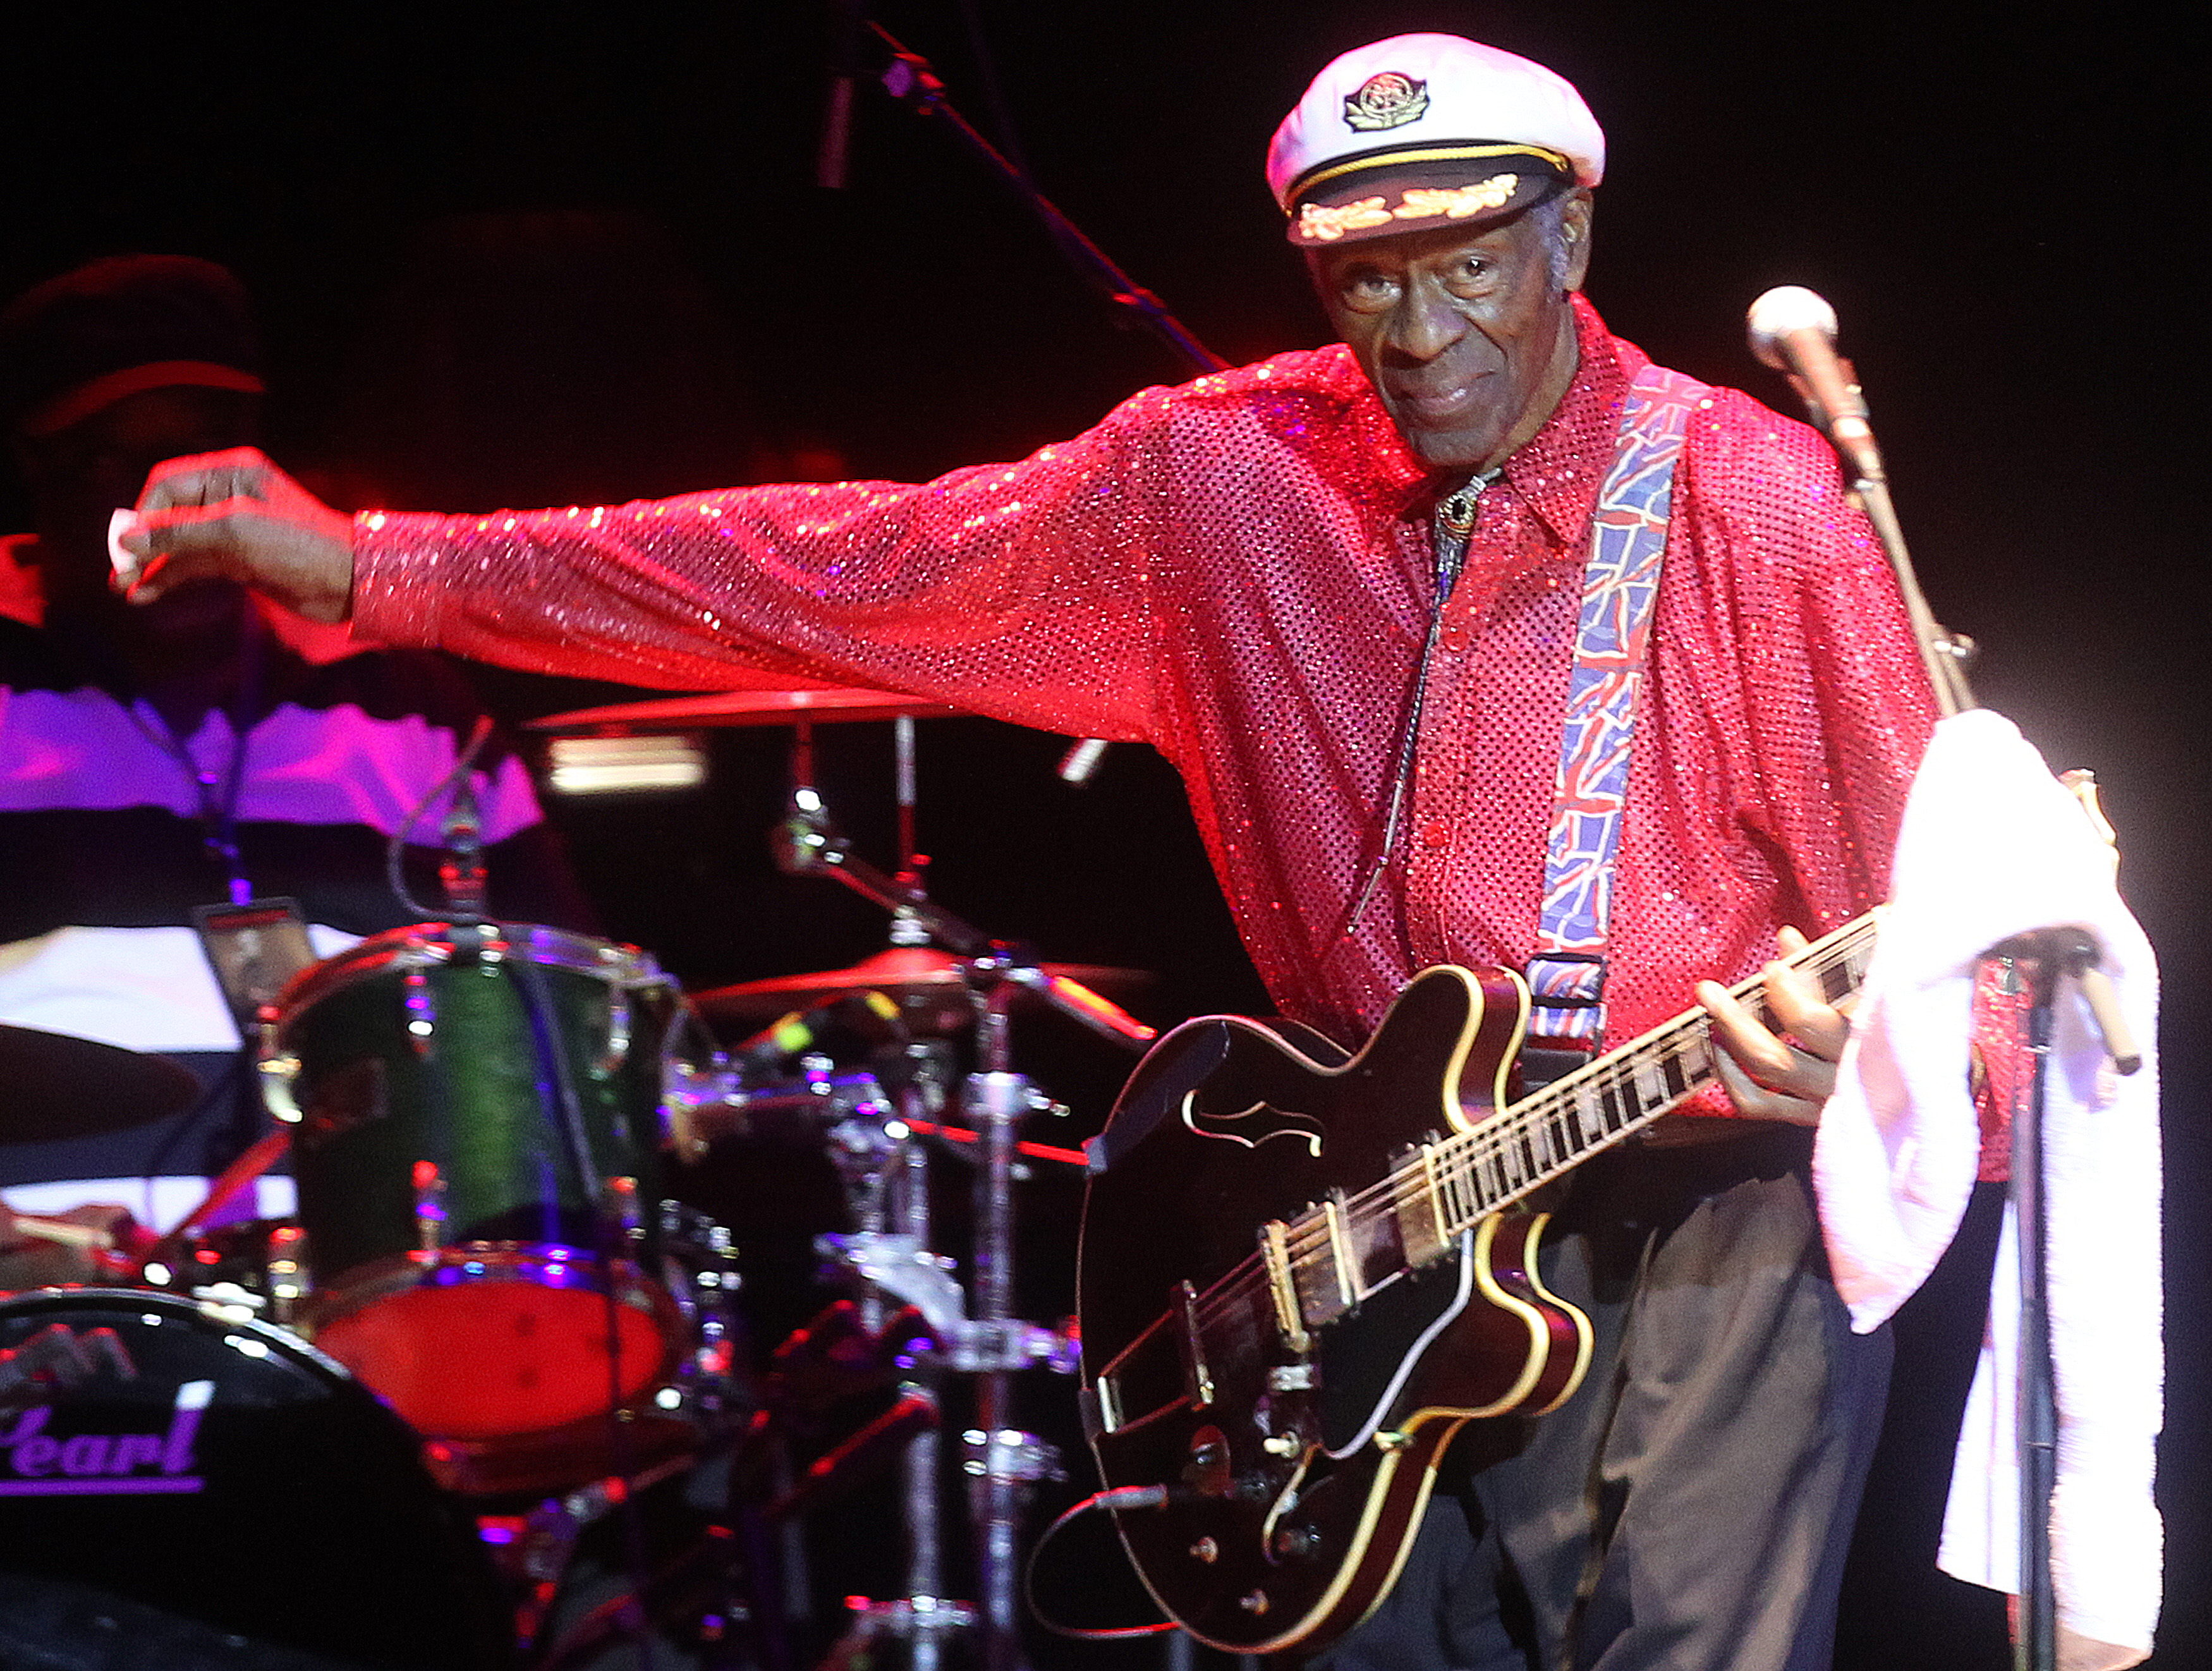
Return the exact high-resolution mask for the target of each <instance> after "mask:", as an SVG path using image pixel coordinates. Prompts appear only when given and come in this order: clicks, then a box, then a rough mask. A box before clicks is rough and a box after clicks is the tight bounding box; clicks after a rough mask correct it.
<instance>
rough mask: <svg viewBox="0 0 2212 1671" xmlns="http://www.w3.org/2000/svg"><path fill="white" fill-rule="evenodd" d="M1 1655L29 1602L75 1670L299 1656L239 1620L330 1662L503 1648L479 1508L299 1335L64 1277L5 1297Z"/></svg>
mask: <svg viewBox="0 0 2212 1671" xmlns="http://www.w3.org/2000/svg"><path fill="white" fill-rule="evenodd" d="M0 1358H5V1359H6V1360H7V1361H6V1363H5V1365H4V1369H0V1573H4V1574H6V1575H8V1577H9V1583H8V1584H7V1586H6V1595H7V1598H8V1601H9V1607H10V1609H11V1612H12V1614H13V1615H14V1616H12V1617H10V1618H9V1619H6V1620H4V1621H0V1662H5V1663H9V1664H14V1663H16V1662H17V1661H16V1660H15V1658H14V1657H13V1656H12V1655H11V1654H10V1652H9V1642H10V1641H12V1640H13V1638H11V1637H10V1635H9V1632H10V1631H11V1630H12V1629H15V1628H17V1627H21V1628H25V1629H28V1628H30V1627H31V1625H32V1624H33V1614H35V1615H36V1617H37V1619H39V1620H40V1621H42V1622H41V1623H40V1624H39V1625H38V1628H39V1629H40V1631H41V1632H46V1635H42V1636H41V1638H40V1645H41V1647H42V1648H43V1649H44V1650H46V1651H47V1652H50V1653H54V1654H59V1653H60V1652H61V1650H63V1649H64V1648H65V1647H74V1648H76V1650H79V1652H80V1653H82V1655H83V1656H84V1657H82V1659H80V1658H79V1657H78V1656H77V1655H76V1654H70V1655H69V1656H68V1657H67V1660H66V1662H67V1663H69V1664H71V1665H76V1664H85V1665H90V1664H93V1663H95V1662H97V1663H99V1664H102V1665H107V1664H115V1665H121V1664H125V1663H131V1664H145V1665H163V1664H183V1663H191V1664H193V1665H203V1664H204V1665H213V1664H215V1663H216V1662H217V1657H216V1650H222V1652H221V1655H220V1662H221V1663H223V1664H226V1665H228V1664H232V1663H237V1664H240V1665H243V1664H246V1663H247V1662H248V1661H249V1659H250V1661H251V1662H252V1664H254V1665H256V1666H260V1665H264V1664H276V1663H282V1664H284V1665H287V1666H289V1665H292V1664H294V1663H295V1659H294V1658H293V1657H292V1656H289V1655H281V1656H280V1655H276V1654H275V1653H273V1652H272V1653H270V1655H268V1656H263V1655H262V1654H260V1653H259V1652H258V1651H257V1650H255V1649H252V1648H251V1647H248V1646H246V1644H241V1643H239V1642H237V1640H236V1636H244V1637H247V1638H253V1639H254V1640H255V1641H256V1642H258V1643H263V1644H281V1645H283V1647H287V1648H290V1649H295V1650H301V1651H303V1652H308V1653H313V1654H315V1655H318V1656H330V1658H329V1659H325V1658H322V1657H318V1658H317V1659H316V1660H315V1661H314V1663H315V1664H317V1665H325V1664H329V1663H331V1662H335V1661H338V1660H343V1662H344V1663H345V1664H347V1665H349V1666H352V1665H376V1666H392V1667H407V1668H411V1671H432V1668H451V1671H464V1668H468V1671H477V1668H483V1667H485V1666H495V1665H501V1664H504V1663H506V1662H507V1659H508V1657H509V1655H510V1653H511V1650H512V1627H511V1625H510V1624H509V1622H508V1619H507V1612H506V1603H505V1601H504V1599H503V1597H502V1595H501V1587H500V1585H499V1583H498V1581H497V1579H496V1577H495V1575H494V1572H493V1571H492V1567H491V1564H490V1561H489V1559H488V1556H487V1552H486V1551H485V1549H484V1547H483V1544H482V1542H481V1541H480V1540H479V1539H478V1538H477V1535H476V1532H477V1528H476V1526H475V1524H474V1523H473V1522H472V1521H471V1519H470V1518H469V1517H468V1516H466V1515H465V1513H464V1512H463V1510H461V1508H460V1507H459V1505H458V1504H455V1503H454V1502H453V1499H451V1498H447V1497H445V1496H444V1495H443V1494H441V1492H439V1491H438V1489H437V1488H436V1486H435V1485H434V1483H433V1482H432V1480H431V1479H430V1478H429V1476H428V1474H427V1473H426V1472H425V1470H424V1468H423V1465H422V1461H421V1459H420V1458H419V1456H418V1455H417V1444H416V1438H415V1436H414V1435H413V1434H411V1433H410V1432H409V1431H407V1429H406V1427H405V1426H404V1425H403V1424H402V1423H401V1422H400V1421H399V1419H398V1418H397V1417H395V1416H394V1415H393V1414H392V1412H390V1411H389V1410H387V1409H386V1408H385V1407H383V1406H382V1405H380V1403H378V1401H376V1400H375V1399H374V1397H372V1396H371V1395H369V1393H368V1391H366V1390H365V1389H364V1388H362V1386H361V1385H360V1384H359V1383H358V1382H356V1381H355V1380H354V1379H353V1377H352V1376H349V1375H348V1374H347V1373H346V1372H345V1370H343V1368H342V1367H341V1366H340V1365H338V1364H336V1363H333V1362H332V1361H331V1359H330V1358H326V1357H325V1356H324V1355H323V1354H322V1353H320V1352H317V1351H315V1350H314V1348H313V1347H312V1346H308V1345H307V1343H306V1342H304V1341H302V1340H300V1339H299V1338H298V1337H297V1336H296V1335H292V1334H286V1333H284V1332H283V1331H282V1330H279V1329H275V1328H269V1327H268V1326H267V1325H265V1324H263V1323H259V1322H253V1321H251V1320H250V1319H247V1318H246V1317H244V1316H240V1315H239V1314H237V1313H235V1312H234V1311H232V1310H231V1309H228V1308H225V1307H217V1306H210V1305H204V1304H199V1303H195V1302H193V1301H191V1300H187V1299H183V1298H180V1297H178V1296H175V1295H173V1294H161V1293H154V1292H150V1291H129V1290H119V1289H97V1288H89V1289H52V1290H46V1291H37V1292H33V1293H27V1294H19V1295H16V1296H15V1297H12V1298H9V1299H6V1300H0ZM106 1597H116V1598H120V1604H115V1603H110V1604H108V1605H106V1606H102V1605H101V1603H102V1600H103V1598H106ZM180 1621H194V1622H195V1624H196V1625H198V1626H204V1627H206V1628H205V1629H204V1630H200V1629H196V1628H194V1626H193V1625H187V1624H185V1623H182V1622H180ZM216 1632H224V1633H235V1636H233V1637H232V1638H231V1639H230V1642H229V1644H228V1647H226V1646H225V1645H224V1641H223V1638H222V1637H221V1636H218V1635H217V1634H216ZM80 1634H81V1635H82V1640H79V1639H78V1638H79V1635H80ZM49 1638H51V1639H49ZM186 1644H197V1646H198V1648H199V1651H197V1652H193V1653H189V1654H188V1653H186V1652H185V1651H184V1648H185V1645H186ZM36 1662H38V1663H40V1664H45V1663H48V1661H47V1660H46V1659H45V1658H43V1657H40V1658H38V1659H37V1661H36ZM63 1662H64V1661H63V1660H62V1659H61V1658H56V1659H54V1660H53V1661H52V1663H55V1664H60V1663H63Z"/></svg>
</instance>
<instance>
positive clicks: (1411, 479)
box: [1334, 294, 1644, 545]
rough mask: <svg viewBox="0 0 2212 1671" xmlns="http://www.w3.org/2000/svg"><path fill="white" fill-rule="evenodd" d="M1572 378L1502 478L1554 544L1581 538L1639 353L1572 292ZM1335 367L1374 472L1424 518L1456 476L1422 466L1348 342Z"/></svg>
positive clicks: (1410, 514)
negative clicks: (1574, 352) (1348, 392)
mask: <svg viewBox="0 0 2212 1671" xmlns="http://www.w3.org/2000/svg"><path fill="white" fill-rule="evenodd" d="M1573 307H1574V319H1575V341H1576V346H1577V349H1578V350H1579V357H1578V363H1577V366H1576V368H1575V375H1574V380H1573V381H1572V382H1571V383H1570V384H1569V385H1568V386H1567V392H1566V393H1565V394H1564V395H1562V396H1561V397H1560V398H1559V405H1558V406H1557V407H1556V408H1554V409H1553V413H1552V416H1550V417H1548V418H1547V419H1546V420H1545V421H1544V426H1543V428H1541V429H1539V430H1537V432H1536V433H1535V434H1534V435H1532V436H1530V437H1529V438H1528V441H1527V442H1526V443H1525V444H1523V445H1522V447H1521V448H1520V449H1519V450H1518V451H1516V453H1513V455H1512V456H1511V457H1510V458H1509V459H1506V461H1505V468H1504V475H1505V480H1506V481H1507V483H1510V485H1511V487H1512V489H1513V490H1514V492H1515V493H1516V494H1517V495H1520V497H1521V499H1522V501H1523V502H1524V503H1526V504H1527V505H1528V507H1529V508H1530V509H1531V510H1532V511H1533V512H1534V513H1535V514H1536V516H1537V518H1538V520H1541V522H1542V523H1543V524H1544V526H1546V527H1547V529H1549V530H1550V531H1551V532H1552V534H1553V537H1554V538H1556V539H1558V541H1559V543H1560V544H1562V545H1572V544H1579V543H1580V542H1581V540H1582V539H1583V533H1584V531H1585V530H1586V529H1587V528H1588V527H1589V520H1590V517H1591V516H1592V515H1593V514H1594V513H1595V511H1596V509H1597V495H1598V489H1599V488H1600V487H1601V485H1602V484H1603V482H1604V479H1605V473H1606V471H1607V470H1608V469H1610V468H1611V466H1612V464H1613V436H1614V434H1615V433H1616V432H1617V430H1618V429H1619V427H1620V409H1621V403H1622V401H1623V400H1624V398H1626V395H1627V392H1628V381H1629V379H1630V378H1631V377H1632V376H1633V375H1634V374H1635V373H1636V371H1637V369H1638V368H1639V367H1640V366H1641V365H1642V364H1643V363H1644V355H1643V354H1642V353H1641V352H1640V351H1639V350H1638V349H1636V348H1635V347H1634V346H1633V345H1632V344H1630V343H1625V342H1622V341H1621V340H1620V338H1619V337H1615V336H1614V335H1613V333H1612V332H1611V331H1607V329H1606V328H1605V321H1604V320H1603V319H1600V318H1599V317H1598V313H1597V309H1596V308H1595V307H1591V306H1590V304H1589V301H1588V300H1587V299H1586V298H1585V297H1583V296H1582V295H1579V294H1578V295H1576V296H1575V298H1574V300H1573ZM1334 351H1335V353H1336V355H1338V356H1339V358H1338V362H1337V365H1338V372H1339V374H1340V376H1342V377H1343V378H1344V380H1345V381H1346V385H1347V386H1348V387H1349V388H1350V390H1351V392H1352V411H1353V413H1354V414H1355V415H1356V418H1357V420H1358V422H1360V423H1361V425H1362V426H1363V428H1364V435H1363V438H1362V442H1363V447H1364V451H1365V452H1366V453H1367V456H1368V457H1369V458H1370V459H1372V460H1373V461H1374V467H1375V468H1376V471H1377V472H1378V474H1380V476H1381V477H1383V480H1384V481H1385V482H1386V483H1389V484H1390V485H1391V486H1392V487H1393V488H1395V489H1398V490H1399V491H1400V492H1401V493H1402V494H1403V495H1404V501H1403V508H1402V511H1401V514H1403V515H1404V516H1406V517H1407V518H1409V519H1412V520H1422V521H1425V520H1427V518H1428V516H1429V514H1430V513H1431V511H1432V510H1433V509H1434V507H1435V505H1436V501H1437V500H1438V499H1440V498H1442V497H1443V495H1445V494H1447V493H1449V492H1451V491H1452V490H1453V489H1455V488H1457V487H1458V486H1460V484H1461V478H1459V477H1450V478H1441V477H1437V476H1435V475H1432V474H1431V473H1430V471H1429V470H1428V468H1427V467H1426V466H1425V465H1423V464H1422V463H1421V461H1420V459H1419V457H1418V456H1416V455H1415V453H1414V452H1413V448H1412V447H1409V446H1407V442H1406V438H1405V437H1404V436H1403V435H1401V434H1399V433H1398V428H1397V426H1396V425H1395V424H1394V423H1393V422H1391V421H1390V416H1389V412H1387V411H1386V410H1384V409H1383V401H1382V398H1381V397H1380V396H1379V395H1377V394H1376V392H1375V389H1374V386H1373V385H1372V384H1370V382H1369V381H1368V380H1367V374H1365V373H1364V371H1362V370H1361V369H1360V368H1359V363H1358V360H1356V359H1355V358H1354V357H1353V355H1352V350H1351V349H1348V348H1346V347H1344V346H1343V345H1342V344H1338V345H1337V347H1336V349H1335V350H1334Z"/></svg>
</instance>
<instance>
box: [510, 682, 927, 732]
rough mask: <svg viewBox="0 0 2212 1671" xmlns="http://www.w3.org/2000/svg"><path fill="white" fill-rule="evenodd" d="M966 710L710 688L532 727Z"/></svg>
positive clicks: (673, 726) (600, 727)
mask: <svg viewBox="0 0 2212 1671" xmlns="http://www.w3.org/2000/svg"><path fill="white" fill-rule="evenodd" d="M966 712H967V710H966V709H965V708H954V707H952V706H951V704H950V703H948V702H924V701H922V700H921V698H920V697H917V696H900V695H898V694H897V693H896V691H890V690H835V689H832V688H830V687H829V686H827V685H824V686H823V687H821V688H819V689H817V690H709V691H704V692H702V693H700V694H698V695H696V696H663V697H657V698H655V699H654V700H653V701H651V702H614V703H611V704H610V705H608V706H607V707H605V708H573V709H571V710H570V711H569V712H568V713H566V714H547V715H546V716H545V717H544V719H542V720H532V721H531V722H530V728H531V730H532V731H553V732H599V733H600V734H602V735H605V734H608V733H613V734H615V735H626V734H631V733H637V732H647V733H650V732H671V731H701V730H709V729H714V728H716V727H720V726H789V725H796V724H798V723H799V722H800V721H801V720H805V721H807V722H809V723H811V724H814V725H834V724H837V723H839V722H848V721H852V720H896V719H898V718H900V717H902V716H911V717H913V718H915V719H923V720H938V719H949V718H951V717H952V716H954V715H957V714H965V713H966Z"/></svg>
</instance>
